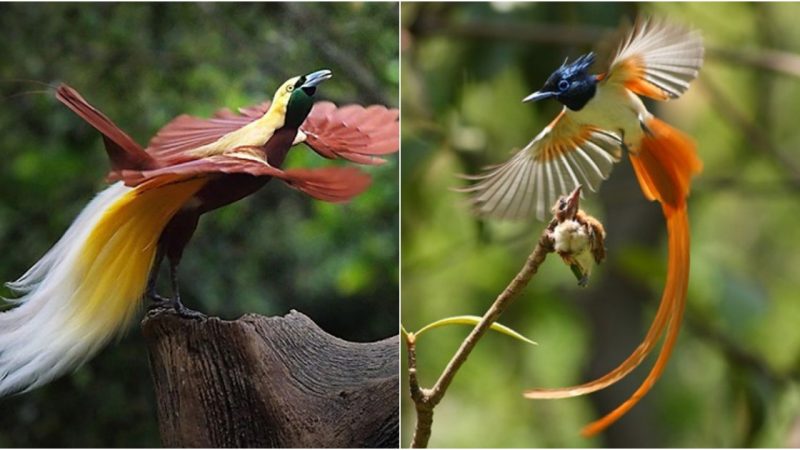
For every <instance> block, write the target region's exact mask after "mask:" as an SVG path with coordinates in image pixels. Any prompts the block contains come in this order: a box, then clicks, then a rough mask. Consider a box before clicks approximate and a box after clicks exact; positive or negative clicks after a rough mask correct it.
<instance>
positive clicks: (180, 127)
mask: <svg viewBox="0 0 800 450" xmlns="http://www.w3.org/2000/svg"><path fill="white" fill-rule="evenodd" d="M269 105H270V102H268V101H267V102H264V103H261V104H259V105H255V106H250V107H247V108H240V109H239V114H236V113H234V112H233V111H231V110H230V109H227V108H224V109H220V110H219V111H217V112H216V113H214V116H213V117H211V118H209V119H202V118H200V117H194V116H190V115H188V114H182V115H180V116H178V117H176V118H174V119H172V121H170V122H169V123H168V124H166V125H165V126H164V127H163V128H161V129H160V130H159V131H158V133H156V135H155V136H153V138H152V139H151V140H150V143H149V144H148V145H147V152H148V153H150V155H152V156H153V158H155V159H156V160H158V161H159V162H161V163H162V164H166V165H169V164H173V163H178V162H182V161H187V160H189V159H192V158H191V157H189V156H188V155H187V153H188V152H189V151H191V150H194V149H196V148H197V147H200V146H203V145H206V144H210V143H212V142H215V141H216V140H218V139H219V138H221V137H222V136H224V135H226V134H228V133H230V132H233V131H236V130H238V129H239V128H241V127H243V126H245V125H247V124H249V123H250V122H252V121H254V120H256V119H258V118H259V117H261V116H263V115H264V113H266V112H267V110H268V109H269Z"/></svg>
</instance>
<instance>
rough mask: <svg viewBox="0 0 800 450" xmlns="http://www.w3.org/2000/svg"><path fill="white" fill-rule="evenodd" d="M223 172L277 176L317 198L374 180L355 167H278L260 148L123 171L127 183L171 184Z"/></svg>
mask: <svg viewBox="0 0 800 450" xmlns="http://www.w3.org/2000/svg"><path fill="white" fill-rule="evenodd" d="M220 173H225V174H236V173H240V174H248V175H253V176H257V177H275V178H278V179H281V180H283V181H284V182H286V183H287V184H288V185H289V186H291V187H293V188H295V189H297V190H300V191H302V192H305V193H306V194H308V195H310V196H311V197H314V198H316V199H318V200H324V201H327V202H334V203H338V202H344V201H347V200H350V199H351V198H353V197H355V196H356V195H358V194H360V193H362V192H364V190H366V189H367V187H369V185H370V183H371V178H370V176H369V175H367V174H366V173H364V172H362V171H360V170H358V169H356V168H354V167H324V168H320V169H287V170H283V169H279V168H276V167H273V166H270V165H269V164H267V162H266V156H265V155H264V153H263V152H259V150H258V149H253V148H247V149H235V150H233V151H231V152H229V153H226V154H223V155H217V156H211V157H208V158H201V159H196V160H191V161H185V162H182V163H178V164H175V165H172V166H168V167H163V168H160V169H155V170H142V171H137V170H124V171H122V172H121V173H120V176H121V178H122V180H123V181H124V182H125V184H126V185H128V186H138V185H140V184H144V183H152V182H158V181H157V180H168V182H169V183H174V182H179V181H183V180H187V179H191V178H202V177H213V176H215V175H219V174H220Z"/></svg>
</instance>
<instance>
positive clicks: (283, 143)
mask: <svg viewBox="0 0 800 450" xmlns="http://www.w3.org/2000/svg"><path fill="white" fill-rule="evenodd" d="M295 136H297V128H293V127H289V126H283V127H281V128H279V129H277V130H275V132H274V133H272V136H270V138H269V139H268V140H267V142H266V144H264V153H265V154H266V155H267V162H268V163H269V165H271V166H273V167H281V165H283V162H284V161H285V160H286V155H287V154H288V153H289V149H291V148H292V143H293V142H294V138H295Z"/></svg>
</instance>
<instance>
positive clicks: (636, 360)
mask: <svg viewBox="0 0 800 450" xmlns="http://www.w3.org/2000/svg"><path fill="white" fill-rule="evenodd" d="M646 126H647V128H648V133H647V134H646V136H645V137H644V138H643V140H642V144H641V148H640V149H639V152H638V153H636V154H631V162H632V163H633V167H634V170H635V172H636V176H637V178H638V179H639V184H640V186H641V188H642V191H643V193H644V195H645V197H647V198H648V199H649V200H656V201H658V202H659V203H661V206H662V209H663V211H664V215H665V217H666V222H667V234H668V241H669V242H668V251H669V261H668V269H667V279H666V282H665V285H664V291H663V293H662V296H661V302H660V304H659V307H658V311H657V312H656V316H655V318H654V319H653V323H652V324H651V325H650V329H649V330H648V332H647V335H646V336H645V338H644V340H643V341H642V343H641V344H640V345H639V346H638V347H637V348H636V349H635V350H634V351H633V353H631V355H630V356H628V358H626V359H625V361H623V362H622V363H621V364H620V365H619V366H617V367H616V368H615V369H613V370H611V371H610V372H608V373H607V374H605V375H603V376H601V377H600V378H597V379H595V380H593V381H590V382H587V383H584V384H581V385H577V386H569V387H564V388H556V389H533V390H529V391H526V392H525V394H524V395H525V396H526V397H528V398H537V399H555V398H567V397H577V396H581V395H585V394H589V393H592V392H596V391H599V390H601V389H604V388H606V387H608V386H610V385H612V384H614V383H616V382H617V381H619V380H621V379H622V378H624V377H625V376H627V375H628V374H629V373H630V372H632V371H633V370H634V369H636V367H638V366H639V364H641V362H642V361H643V360H644V359H645V358H646V357H647V355H649V354H650V352H651V351H652V350H653V348H655V346H656V344H657V343H658V340H659V339H660V337H661V335H662V334H663V333H664V330H665V329H667V337H666V340H665V342H664V346H663V348H662V350H661V353H660V354H659V356H658V359H657V360H656V363H655V365H654V367H653V369H652V370H651V371H650V374H649V375H648V376H647V378H646V379H645V381H644V382H643V383H642V384H641V386H640V387H639V389H637V390H636V392H635V393H634V394H633V395H632V396H631V397H630V398H629V399H628V400H626V401H625V402H624V403H623V404H622V405H620V406H619V407H618V408H617V409H615V410H614V411H612V412H611V413H609V414H608V415H606V416H605V417H603V418H601V419H599V420H597V421H596V422H593V423H591V424H589V425H588V426H586V427H585V428H584V429H583V434H584V435H585V436H591V435H594V434H597V433H599V432H600V431H602V430H604V429H605V428H607V427H608V426H610V425H611V424H613V423H614V422H616V421H617V420H618V419H619V418H620V417H622V416H623V415H624V414H625V413H626V412H627V411H628V410H630V409H631V408H632V407H633V406H634V405H635V404H636V403H638V401H639V400H640V399H641V398H642V397H644V395H645V394H646V393H647V392H648V391H649V390H650V389H651V388H652V386H653V385H654V384H655V382H656V380H657V379H658V378H659V377H660V376H661V373H662V372H663V371H664V368H665V366H666V363H667V360H668V359H669V356H670V354H671V352H672V348H673V346H674V344H675V340H676V339H677V336H678V331H679V330H680V323H681V318H682V316H683V310H684V305H685V302H686V290H687V286H688V280H689V221H688V215H687V210H686V197H687V196H688V195H689V186H690V182H691V177H692V175H694V174H696V173H699V172H700V171H701V170H702V162H701V161H700V160H699V159H698V158H697V155H696V151H695V145H694V142H693V141H692V140H691V138H689V137H688V136H686V135H684V134H683V133H681V132H680V131H678V130H676V129H674V128H672V127H670V126H669V125H667V124H666V123H664V122H661V121H659V120H658V119H656V118H650V119H649V120H648V121H647V123H646ZM668 323H669V325H667V324H668Z"/></svg>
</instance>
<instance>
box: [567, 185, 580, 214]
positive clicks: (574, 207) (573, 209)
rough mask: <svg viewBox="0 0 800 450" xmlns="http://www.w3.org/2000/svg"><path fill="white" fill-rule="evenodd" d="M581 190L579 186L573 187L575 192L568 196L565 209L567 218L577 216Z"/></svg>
mask: <svg viewBox="0 0 800 450" xmlns="http://www.w3.org/2000/svg"><path fill="white" fill-rule="evenodd" d="M581 188H582V186H581V185H580V184H579V185H578V186H576V187H575V190H574V191H572V193H571V194H569V197H567V208H566V210H567V211H568V212H569V216H571V217H575V214H577V212H578V209H580V202H581Z"/></svg>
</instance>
